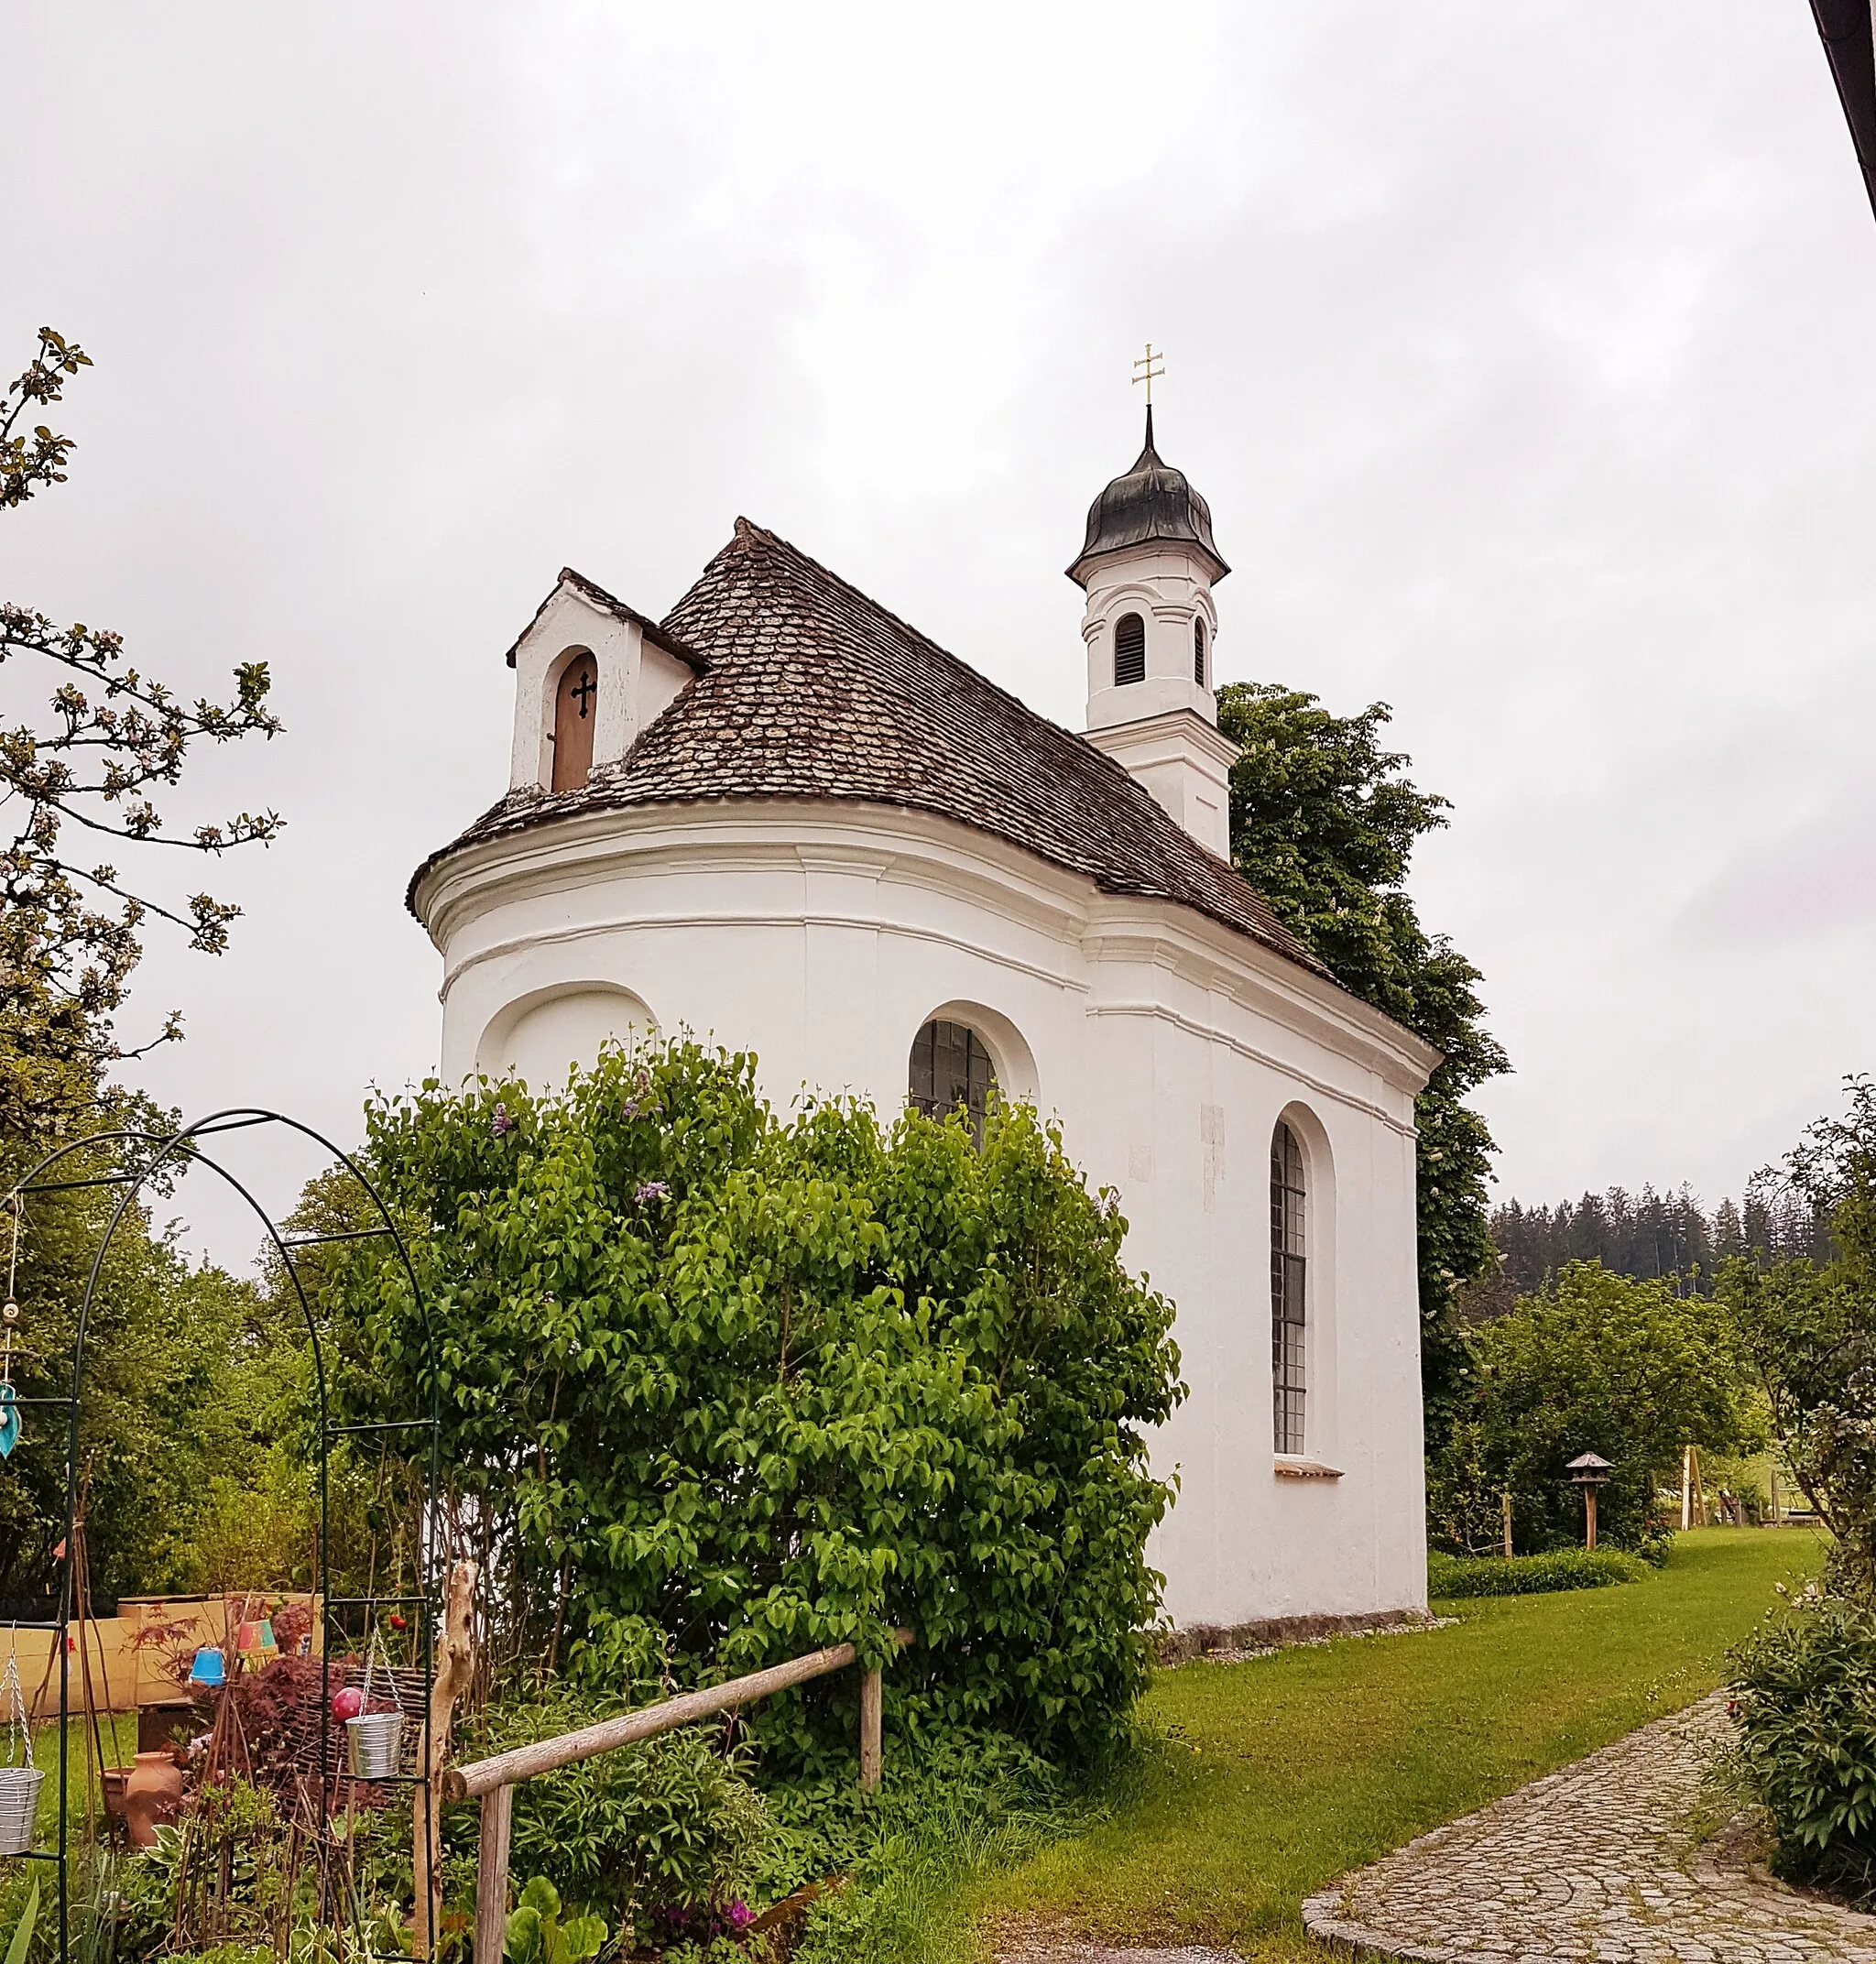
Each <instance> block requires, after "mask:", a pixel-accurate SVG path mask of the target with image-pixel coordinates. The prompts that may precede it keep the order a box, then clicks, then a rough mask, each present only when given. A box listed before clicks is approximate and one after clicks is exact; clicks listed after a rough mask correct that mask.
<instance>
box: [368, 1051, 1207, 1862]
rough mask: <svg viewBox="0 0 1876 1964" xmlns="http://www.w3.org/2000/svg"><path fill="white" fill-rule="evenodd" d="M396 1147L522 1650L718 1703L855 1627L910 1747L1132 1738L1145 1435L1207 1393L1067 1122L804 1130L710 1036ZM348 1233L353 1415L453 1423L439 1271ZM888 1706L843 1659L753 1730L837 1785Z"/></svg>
mask: <svg viewBox="0 0 1876 1964" xmlns="http://www.w3.org/2000/svg"><path fill="white" fill-rule="evenodd" d="M496 1117H501V1118H507V1119H508V1120H509V1121H510V1123H509V1126H508V1128H507V1129H499V1128H497V1127H496V1124H495V1123H494V1122H493V1121H494V1118H496ZM368 1131H369V1151H370V1156H371V1159H372V1162H373V1164H374V1168H375V1171H376V1174H377V1177H378V1178H379V1180H380V1181H381V1182H382V1183H383V1184H384V1185H385V1187H386V1188H387V1191H388V1192H389V1194H390V1195H391V1196H392V1197H393V1201H394V1204H396V1205H398V1206H400V1207H401V1208H402V1209H403V1210H404V1212H405V1214H406V1216H407V1217H408V1218H409V1220H410V1222H411V1225H412V1227H413V1230H414V1232H413V1239H414V1245H415V1252H416V1259H417V1260H418V1261H419V1263H420V1267H421V1270H422V1271H423V1277H424V1284H425V1289H426V1292H427V1294H428V1297H429V1303H430V1315H431V1326H432V1328H433V1329H434V1330H435V1331H436V1332H437V1333H438V1338H439V1344H440V1366H441V1368H440V1375H439V1380H438V1390H439V1391H440V1394H441V1399H442V1411H443V1451H442V1458H443V1465H444V1468H445V1469H446V1474H447V1481H448V1485H449V1487H450V1489H451V1492H452V1495H453V1500H454V1503H455V1505H456V1506H457V1507H458V1508H459V1510H460V1514H459V1519H460V1520H461V1521H462V1522H463V1523H464V1525H463V1527H462V1530H461V1532H462V1533H463V1534H464V1537H465V1538H467V1537H474V1539H475V1540H477V1541H479V1542H481V1544H482V1552H483V1555H484V1559H485V1568H486V1571H487V1573H488V1575H489V1576H490V1578H491V1581H490V1599H489V1602H488V1604H487V1609H488V1611H489V1615H490V1619H491V1631H492V1638H493V1641H494V1644H495V1647H496V1653H497V1654H499V1653H500V1652H501V1651H502V1650H504V1649H506V1651H507V1654H508V1655H509V1656H510V1657H511V1658H513V1659H514V1660H515V1668H516V1669H517V1670H519V1669H521V1668H524V1667H525V1668H531V1669H533V1670H536V1671H538V1670H539V1669H540V1667H541V1666H543V1665H545V1666H546V1667H547V1668H549V1669H550V1670H551V1669H554V1668H560V1669H562V1670H563V1671H565V1672H567V1673H569V1674H571V1675H572V1677H573V1680H574V1681H575V1682H576V1683H578V1684H581V1685H584V1686H587V1687H589V1689H591V1690H594V1691H596V1692H606V1693H613V1694H616V1693H617V1692H619V1691H620V1690H622V1689H624V1688H626V1687H635V1688H638V1689H639V1690H641V1691H642V1690H653V1689H656V1688H660V1687H670V1688H682V1687H683V1686H690V1685H694V1684H697V1683H700V1682H703V1681H704V1680H706V1679H711V1678H714V1676H720V1675H725V1674H727V1673H733V1672H736V1671H749V1670H755V1669H758V1668H760V1667H762V1666H764V1665H767V1664H777V1663H780V1662H781V1661H782V1660H784V1659H786V1658H789V1657H791V1656H795V1655H798V1654H800V1653H802V1652H803V1651H807V1650H812V1649H814V1648H815V1647H817V1646H819V1645H822V1644H828V1643H836V1642H846V1641H850V1642H854V1643H856V1645H857V1646H858V1648H859V1650H860V1653H861V1654H862V1656H863V1658H864V1659H865V1660H866V1661H867V1662H868V1663H871V1664H882V1665H889V1686H890V1687H891V1688H890V1691H889V1696H888V1698H887V1705H886V1710H887V1723H888V1728H889V1732H896V1733H898V1734H900V1736H901V1737H903V1738H908V1739H911V1738H918V1737H921V1736H925V1735H929V1734H932V1733H933V1732H934V1731H936V1732H942V1731H945V1730H948V1729H970V1730H982V1731H998V1732H1005V1733H1008V1734H1010V1735H1012V1736H1014V1737H1017V1738H1020V1739H1022V1740H1026V1741H1028V1742H1029V1743H1030V1744H1031V1745H1033V1746H1034V1747H1035V1748H1037V1749H1038V1750H1039V1751H1042V1752H1044V1753H1046V1754H1049V1755H1051V1756H1053V1757H1057V1758H1065V1759H1071V1760H1086V1759H1089V1758H1092V1757H1095V1756H1096V1755H1098V1754H1099V1753H1101V1752H1102V1751H1104V1750H1106V1749H1107V1747H1108V1746H1110V1745H1111V1744H1112V1743H1114V1741H1115V1740H1117V1739H1118V1737H1119V1736H1120V1735H1121V1733H1122V1730H1123V1729H1124V1726H1125V1723H1126V1718H1127V1714H1128V1711H1129V1708H1130V1706H1131V1705H1132V1703H1133V1700H1134V1697H1135V1696H1136V1694H1137V1693H1138V1691H1139V1690H1140V1686H1141V1685H1142V1684H1143V1682H1144V1679H1145V1674H1146V1669H1147V1662H1148V1646H1149V1642H1150V1631H1151V1627H1152V1625H1153V1623H1154V1620H1155V1618H1156V1615H1157V1612H1158V1608H1159V1588H1160V1578H1159V1577H1157V1576H1155V1575H1154V1574H1153V1573H1152V1571H1151V1569H1149V1567H1148V1566H1147V1563H1146V1542H1147V1536H1148V1534H1149V1533H1150V1532H1151V1529H1152V1527H1153V1526H1154V1524H1155V1523H1156V1522H1158V1521H1159V1520H1160V1519H1161V1517H1162V1514H1163V1513H1164V1511H1165V1509H1166V1507H1167V1505H1168V1502H1169V1499H1170V1490H1169V1489H1168V1488H1167V1486H1166V1485H1165V1484H1164V1483H1162V1482H1161V1481H1159V1480H1156V1479H1155V1478H1153V1477H1152V1475H1151V1472H1150V1470H1149V1468H1148V1466H1147V1462H1146V1447H1145V1443H1144V1432H1145V1428H1147V1427H1148V1426H1150V1425H1152V1424H1157V1423H1159V1422H1160V1421H1162V1420H1163V1419H1164V1418H1165V1417H1166V1416H1167V1415H1168V1414H1169V1413H1171V1411H1172V1407H1173V1404H1174V1402H1175V1401H1176V1400H1177V1398H1178V1397H1179V1396H1180V1395H1182V1388H1181V1387H1180V1385H1179V1381H1178V1357H1177V1353H1176V1351H1175V1350H1174V1348H1173V1347H1172V1341H1171V1336H1170V1331H1171V1326H1172V1305H1171V1304H1169V1303H1167V1302H1166V1301H1165V1300H1164V1298H1163V1297H1161V1296H1159V1295H1157V1294H1155V1293H1153V1291H1152V1290H1151V1289H1150V1288H1149V1287H1148V1286H1146V1284H1144V1283H1143V1282H1140V1281H1138V1280H1137V1279H1136V1278H1134V1277H1133V1276H1131V1275H1129V1273H1128V1271H1127V1270H1126V1268H1125V1266H1124V1265H1123V1263H1122V1260H1121V1242H1122V1238H1123V1236H1124V1234H1125V1232H1126V1222H1125V1221H1124V1220H1123V1219H1122V1218H1121V1217H1120V1215H1119V1213H1118V1209H1117V1208H1116V1207H1115V1206H1114V1205H1113V1203H1112V1197H1111V1196H1108V1195H1098V1194H1094V1193H1090V1192H1089V1191H1088V1189H1087V1187H1086V1185H1085V1183H1084V1181H1083V1180H1082V1178H1081V1176H1080V1175H1079V1173H1076V1171H1075V1170H1074V1166H1073V1165H1072V1164H1071V1163H1070V1162H1069V1160H1068V1158H1067V1156H1066V1154H1065V1152H1064V1151H1063V1144H1062V1141H1061V1140H1060V1138H1059V1136H1057V1135H1056V1134H1055V1133H1054V1132H1053V1130H1050V1129H1045V1128H1044V1127H1042V1125H1041V1124H1039V1123H1038V1121H1037V1119H1036V1118H1035V1115H1034V1114H1033V1113H1032V1112H1031V1111H1028V1110H1026V1109H1023V1108H1020V1107H1019V1108H1014V1109H1007V1110H999V1111H994V1112H993V1113H992V1114H991V1116H990V1119H989V1122H988V1124H987V1128H986V1130H985V1137H984V1141H983V1145H982V1148H981V1150H978V1149H977V1148H976V1147H975V1146H974V1145H973V1142H972V1139H971V1134H970V1130H969V1129H968V1128H967V1126H966V1125H965V1123H964V1122H962V1121H961V1120H955V1119H954V1120H952V1121H949V1122H938V1121H935V1120H933V1119H931V1118H924V1117H922V1116H921V1115H920V1114H918V1113H916V1112H909V1113H907V1114H906V1115H904V1116H903V1117H901V1118H899V1119H898V1120H897V1121H896V1122H894V1123H893V1124H892V1125H890V1126H885V1125H882V1123H881V1122H880V1121H879V1120H878V1118H876V1117H875V1116H874V1115H873V1113H872V1112H871V1111H870V1110H869V1109H867V1108H865V1107H856V1106H853V1105H848V1104H826V1105H815V1106H813V1107H810V1108H809V1109H807V1110H806V1111H805V1112H803V1113H802V1114H801V1115H800V1116H799V1117H797V1118H794V1119H792V1120H791V1121H789V1122H783V1121H781V1120H779V1119H778V1118H775V1117H774V1115H773V1114H772V1113H770V1111H769V1109H768V1107H766V1106H765V1105H764V1104H763V1103H762V1102H761V1101H760V1099H759V1098H758V1097H757V1095H756V1092H755V1088H754V1060H753V1059H751V1058H749V1057H747V1056H736V1055H726V1054H724V1053H717V1052H709V1051H705V1050H704V1049H702V1048H701V1047H699V1046H698V1045H696V1044H694V1043H688V1042H685V1043H673V1044H671V1045H670V1046H668V1047H664V1048H660V1049H656V1050H652V1051H649V1052H642V1053H638V1054H637V1055H634V1056H629V1057H628V1056H626V1055H623V1054H621V1053H618V1052H616V1051H608V1052H607V1053H605V1055H603V1056H602V1058H601V1060H600V1062H599V1064H597V1066H596V1067H595V1068H594V1070H593V1071H592V1072H590V1073H585V1074H579V1075H575V1076H574V1078H573V1081H572V1083H571V1084H570V1085H569V1086H568V1087H567V1089H566V1091H565V1092H564V1093H563V1094H562V1095H560V1096H557V1097H551V1098H544V1099H537V1098H534V1097H531V1096H530V1095H529V1092H528V1091H527V1089H526V1087H525V1086H520V1085H517V1084H512V1083H505V1084H501V1085H499V1086H497V1085H494V1084H487V1083H485V1084H482V1085H480V1086H477V1087H476V1088H474V1089H472V1090H470V1091H468V1092H466V1093H464V1094H456V1093H451V1092H446V1091H444V1090H442V1088H441V1087H439V1086H435V1085H431V1086H427V1087H426V1088H425V1089H424V1090H423V1091H422V1092H420V1094H419V1095H417V1096H416V1097H401V1098H396V1099H389V1098H387V1099H381V1100H379V1101H378V1102H376V1104H375V1105H374V1106H373V1107H371V1108H370V1110H369V1113H368ZM347 1246H348V1247H349V1248H351V1249H355V1252H354V1253H351V1254H349V1255H347V1257H346V1258H345V1260H346V1262H347V1264H348V1265H346V1266H344V1267H342V1268H341V1269H340V1270H339V1271H338V1273H337V1279H336V1282H335V1284H334V1288H333V1305H334V1313H335V1315H337V1317H338V1319H339V1329H340V1333H341V1338H342V1342H341V1348H343V1349H344V1351H345V1353H346V1354H347V1356H348V1357H349V1358H351V1359H352V1360H353V1368H352V1369H350V1370H349V1372H347V1373H346V1374H345V1378H344V1386H345V1396H346V1398H347V1399H348V1401H349V1402H350V1404H351V1405H352V1406H353V1407H355V1410H354V1411H353V1412H352V1413H351V1415H353V1416H355V1417H358V1418H369V1417H375V1416H379V1415H385V1414H390V1413H400V1412H405V1411H409V1410H413V1409H421V1408H422V1406H423V1405H424V1403H425V1402H427V1399H428V1393H429V1387H428V1386H427V1385H425V1384H424V1383H422V1382H421V1381H420V1379H421V1371H422V1349H421V1346H420V1342H419V1340H418V1333H417V1331H416V1328H415V1326H414V1325H413V1322H412V1320H411V1315H410V1305H409V1293H408V1290H407V1289H406V1288H405V1287H404V1286H403V1284H402V1282H401V1278H400V1275H399V1273H398V1270H397V1269H396V1268H395V1266H393V1265H391V1264H388V1263H386V1262H385V1261H384V1260H383V1259H382V1256H381V1253H380V1252H378V1251H376V1250H375V1249H372V1248H371V1247H369V1245H367V1244H347ZM900 1627H904V1628H908V1629H910V1630H911V1631H912V1632H913V1634H914V1637H915V1640H916V1641H915V1644H914V1647H913V1648H912V1649H911V1651H910V1652H908V1653H906V1654H905V1655H904V1656H902V1657H901V1656H900V1653H899V1652H898V1648H897V1646H896V1644H895V1642H894V1639H893V1634H892V1633H893V1631H895V1629H897V1628H900ZM856 1698H857V1674H856V1673H854V1672H845V1673H842V1674H840V1675H837V1676H835V1677H833V1678H830V1679H825V1680H822V1681H820V1682H818V1683H816V1684H815V1685H813V1686H808V1687H806V1688H804V1689H803V1691H802V1692H801V1693H799V1694H793V1695H791V1696H790V1697H787V1698H783V1699H777V1700H774V1701H772V1702H770V1703H768V1704H765V1705H763V1706H761V1707H759V1708H755V1709H754V1710H752V1712H751V1713H750V1714H749V1715H748V1718H747V1724H748V1726H749V1728H750V1729H751V1730H752V1732H753V1733H754V1735H755V1736H756V1738H757V1739H758V1740H759V1741H760V1743H761V1744H762V1745H763V1746H764V1748H765V1749H767V1750H768V1751H769V1753H770V1754H771V1755H778V1754H779V1755H780V1759H781V1761H782V1762H784V1763H787V1764H789V1765H792V1766H795V1767H797V1768H808V1769H812V1768H814V1767H820V1768H823V1769H825V1770H833V1769H835V1768H838V1767H841V1766H845V1765H849V1764H850V1762H851V1758H852V1755H853V1752H854V1750H855V1740H856V1726H857V1720H856ZM574 1896H575V1898H576V1899H577V1897H578V1892H577V1891H575V1892H574Z"/></svg>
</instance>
